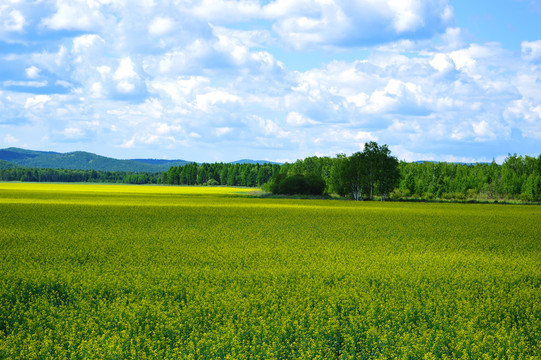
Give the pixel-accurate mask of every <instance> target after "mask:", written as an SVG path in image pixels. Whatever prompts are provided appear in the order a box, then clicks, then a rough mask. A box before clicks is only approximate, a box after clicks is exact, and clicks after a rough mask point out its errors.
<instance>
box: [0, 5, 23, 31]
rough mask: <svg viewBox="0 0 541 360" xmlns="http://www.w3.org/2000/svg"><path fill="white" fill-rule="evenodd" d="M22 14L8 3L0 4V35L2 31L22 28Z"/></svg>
mask: <svg viewBox="0 0 541 360" xmlns="http://www.w3.org/2000/svg"><path fill="white" fill-rule="evenodd" d="M25 24H26V20H25V18H24V15H23V14H22V13H21V12H20V11H19V10H17V9H12V8H10V7H9V5H0V35H1V34H2V33H3V32H20V31H23V30H24V26H25Z"/></svg>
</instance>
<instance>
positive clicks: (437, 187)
mask: <svg viewBox="0 0 541 360" xmlns="http://www.w3.org/2000/svg"><path fill="white" fill-rule="evenodd" d="M288 178H290V179H288ZM0 181H32V182H103V183H126V184H165V185H227V186H246V187H262V188H263V189H264V190H267V191H270V192H273V193H276V194H307V195H314V194H336V195H339V196H341V197H345V198H351V199H355V200H373V199H375V198H377V199H381V200H385V199H393V200H398V199H425V200H431V199H448V200H470V199H471V200H523V201H541V155H539V156H538V157H537V158H536V157H530V156H517V155H516V154H514V155H509V156H508V157H507V158H506V159H505V161H504V162H503V164H502V165H499V164H497V163H496V162H494V161H493V162H491V163H476V164H459V163H446V162H413V163H408V162H403V161H401V162H399V161H398V160H397V158H396V157H394V156H392V154H391V151H390V150H389V148H388V146H387V145H379V144H377V143H376V142H369V143H367V144H365V147H364V149H363V151H361V152H356V153H354V154H352V155H350V156H347V155H345V154H339V155H337V156H336V157H317V156H312V157H307V158H305V159H302V160H297V161H296V162H294V163H285V164H275V163H274V164H271V163H267V164H250V163H245V164H230V163H212V164H211V163H203V164H197V163H190V164H186V165H181V166H172V167H170V168H169V170H168V171H166V172H162V173H129V172H123V171H96V170H69V169H35V168H34V169H29V168H8V169H3V170H0Z"/></svg>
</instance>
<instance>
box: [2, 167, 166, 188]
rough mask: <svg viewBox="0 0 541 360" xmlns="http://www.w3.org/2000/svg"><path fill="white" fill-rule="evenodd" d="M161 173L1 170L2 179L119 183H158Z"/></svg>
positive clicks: (35, 169)
mask: <svg viewBox="0 0 541 360" xmlns="http://www.w3.org/2000/svg"><path fill="white" fill-rule="evenodd" d="M160 180H161V173H152V172H149V173H131V172H125V171H100V170H73V169H42V168H22V167H15V168H9V169H2V170H0V181H23V182H89V183H119V184H158V183H160Z"/></svg>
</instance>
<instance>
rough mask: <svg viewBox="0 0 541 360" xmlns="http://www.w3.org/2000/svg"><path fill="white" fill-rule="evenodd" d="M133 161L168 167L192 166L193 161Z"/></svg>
mask: <svg viewBox="0 0 541 360" xmlns="http://www.w3.org/2000/svg"><path fill="white" fill-rule="evenodd" d="M131 161H136V162H138V163H142V164H151V165H167V166H168V168H169V166H179V165H180V166H182V165H186V164H191V163H192V162H191V161H186V160H161V159H131Z"/></svg>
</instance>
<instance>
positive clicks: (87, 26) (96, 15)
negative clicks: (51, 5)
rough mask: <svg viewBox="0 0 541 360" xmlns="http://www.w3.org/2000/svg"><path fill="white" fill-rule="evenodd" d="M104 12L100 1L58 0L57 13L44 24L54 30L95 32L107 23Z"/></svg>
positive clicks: (46, 19) (45, 20)
mask: <svg viewBox="0 0 541 360" xmlns="http://www.w3.org/2000/svg"><path fill="white" fill-rule="evenodd" d="M102 10H103V9H102V4H101V3H100V1H85V0H56V12H55V13H54V14H53V15H52V16H50V17H48V18H45V19H44V20H43V22H42V23H43V25H44V26H46V27H48V28H50V29H53V30H84V31H89V30H94V29H98V28H100V27H102V26H103V25H104V23H105V17H104V15H103V12H102Z"/></svg>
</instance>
